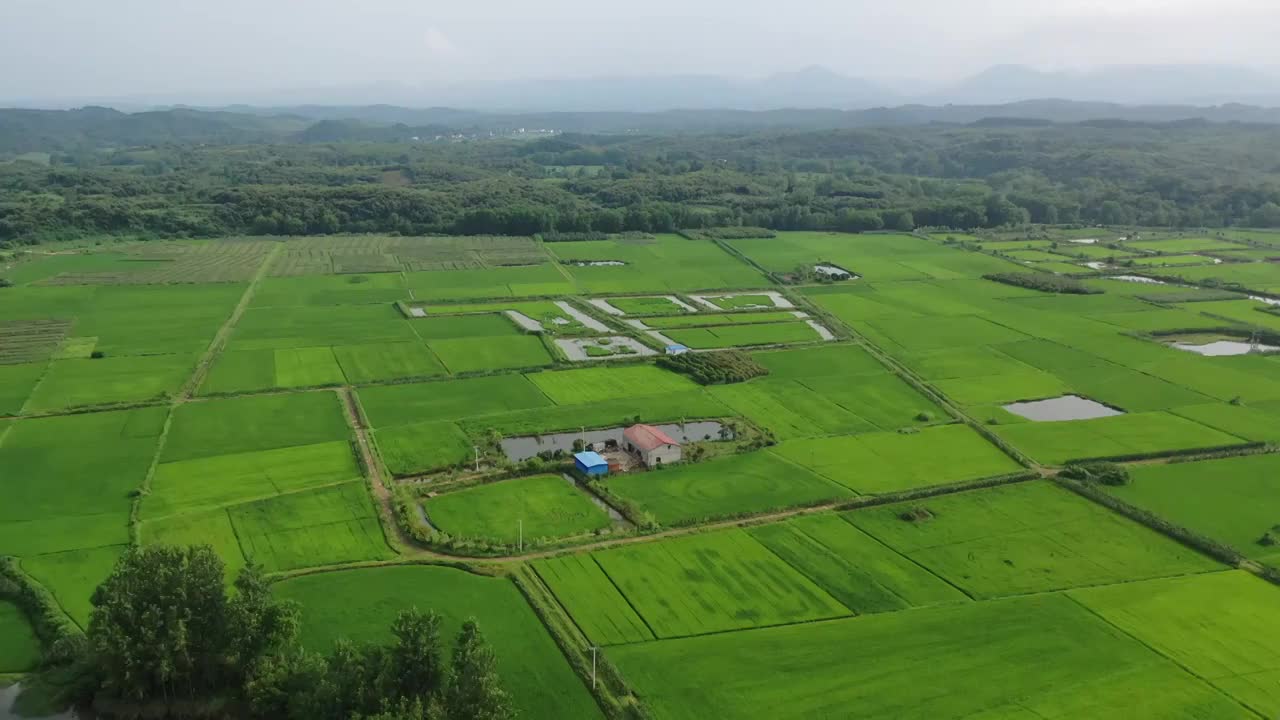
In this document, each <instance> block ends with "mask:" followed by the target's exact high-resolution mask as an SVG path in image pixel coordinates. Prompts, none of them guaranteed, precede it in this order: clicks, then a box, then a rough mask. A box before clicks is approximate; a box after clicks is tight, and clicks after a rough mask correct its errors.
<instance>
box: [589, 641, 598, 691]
mask: <svg viewBox="0 0 1280 720" xmlns="http://www.w3.org/2000/svg"><path fill="white" fill-rule="evenodd" d="M599 649H600V648H599V647H598V646H596V645H592V646H591V689H592V690H595V689H596V651H597V650H599Z"/></svg>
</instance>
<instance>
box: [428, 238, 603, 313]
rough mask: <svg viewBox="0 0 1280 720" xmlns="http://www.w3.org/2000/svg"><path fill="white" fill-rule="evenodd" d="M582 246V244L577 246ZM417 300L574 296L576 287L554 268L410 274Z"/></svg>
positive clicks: (501, 268) (515, 268)
mask: <svg viewBox="0 0 1280 720" xmlns="http://www.w3.org/2000/svg"><path fill="white" fill-rule="evenodd" d="M575 244H578V243H575ZM405 278H406V282H407V284H408V286H409V289H410V290H411V291H412V292H413V297H414V299H416V300H461V299H479V298H522V297H543V296H549V295H572V294H574V293H575V292H576V291H577V287H576V286H575V284H574V283H573V282H572V281H570V280H569V279H568V278H567V277H566V276H565V275H563V274H562V273H561V272H560V270H559V269H558V268H557V267H556V266H554V265H550V264H546V263H543V264H540V265H528V266H524V267H499V268H492V269H483V270H480V269H466V270H450V271H433V272H412V273H407V274H406V276H405Z"/></svg>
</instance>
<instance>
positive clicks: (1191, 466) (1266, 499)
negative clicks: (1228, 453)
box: [1108, 455, 1280, 563]
mask: <svg viewBox="0 0 1280 720" xmlns="http://www.w3.org/2000/svg"><path fill="white" fill-rule="evenodd" d="M1130 472H1131V475H1132V481H1131V483H1130V484H1129V485H1125V486H1123V487H1115V488H1108V491H1109V492H1111V493H1112V494H1114V495H1115V496H1116V497H1118V498H1121V499H1122V500H1125V501H1127V502H1130V503H1132V504H1134V505H1137V506H1139V507H1141V508H1144V509H1146V510H1150V511H1151V512H1154V513H1155V514H1156V515H1159V516H1160V517H1162V518H1164V519H1166V520H1168V521H1170V522H1172V523H1174V524H1175V525H1179V526H1182V527H1185V528H1188V529H1190V530H1193V531H1195V532H1198V533H1201V534H1203V535H1205V536H1207V537H1210V538H1213V539H1214V540H1217V541H1219V542H1222V543H1225V544H1227V545H1230V546H1232V547H1234V548H1235V549H1237V550H1239V551H1240V552H1241V553H1243V554H1244V555H1247V556H1249V557H1251V558H1253V559H1256V560H1260V561H1262V562H1269V563H1276V562H1278V561H1280V547H1277V546H1275V545H1268V544H1263V543H1265V542H1268V541H1266V540H1265V538H1266V536H1267V535H1268V533H1271V534H1272V535H1273V536H1280V532H1276V531H1275V527H1276V525H1280V519H1278V518H1280V501H1278V498H1280V455H1250V456H1247V457H1235V458H1227V459H1223V460H1207V461H1204V462H1192V463H1176V464H1169V465H1144V466H1137V467H1134V468H1133V469H1132V470H1131V471H1130Z"/></svg>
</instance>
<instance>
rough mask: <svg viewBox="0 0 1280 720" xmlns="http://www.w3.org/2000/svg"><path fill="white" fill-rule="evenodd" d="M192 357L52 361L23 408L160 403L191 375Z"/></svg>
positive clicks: (32, 410)
mask: <svg viewBox="0 0 1280 720" xmlns="http://www.w3.org/2000/svg"><path fill="white" fill-rule="evenodd" d="M195 361H196V358H195V357H194V356H192V355H147V356H144V357H107V358H102V359H98V360H54V361H53V362H52V363H50V365H49V369H48V371H47V373H46V374H45V377H44V379H43V380H42V381H41V382H40V383H39V385H37V386H36V387H35V389H34V390H33V391H32V393H31V397H30V398H28V399H27V403H26V405H25V407H24V410H25V411H26V412H41V411H48V410H61V409H66V408H77V407H87V406H93V405H106V404H112V403H128V402H140V401H146V400H161V399H164V398H166V397H168V396H170V395H173V394H176V393H177V391H178V389H179V388H180V387H182V384H183V382H185V381H186V379H187V378H188V377H189V376H190V375H191V371H192V370H193V369H194V367H195Z"/></svg>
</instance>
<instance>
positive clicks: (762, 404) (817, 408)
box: [710, 378, 877, 440]
mask: <svg viewBox="0 0 1280 720" xmlns="http://www.w3.org/2000/svg"><path fill="white" fill-rule="evenodd" d="M710 393H711V394H712V396H714V397H715V398H716V399H717V400H719V401H720V402H722V403H724V404H725V405H727V406H729V407H730V408H733V410H734V411H735V412H736V413H738V414H739V415H741V416H743V417H745V418H747V419H749V420H751V421H752V422H754V423H756V424H757V425H760V426H761V427H764V428H767V429H769V430H770V431H771V432H773V434H774V436H775V437H777V438H779V439H781V440H787V439H791V438H801V437H812V436H814V435H825V434H828V433H839V432H844V433H856V432H869V431H873V430H876V429H877V428H876V426H875V425H874V424H872V423H871V422H870V421H869V420H866V419H864V418H862V417H860V416H858V415H857V414H855V413H853V412H850V411H849V410H848V409H846V408H845V407H843V406H841V405H840V404H837V403H836V402H833V401H832V400H830V399H828V398H827V397H825V396H824V395H823V394H822V393H817V392H814V391H813V390H810V389H809V388H808V387H806V386H805V385H803V384H802V383H801V382H799V381H796V380H782V379H777V380H775V379H773V378H760V379H757V380H754V381H752V382H748V383H740V384H736V385H718V386H714V387H712V388H711V389H710Z"/></svg>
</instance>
